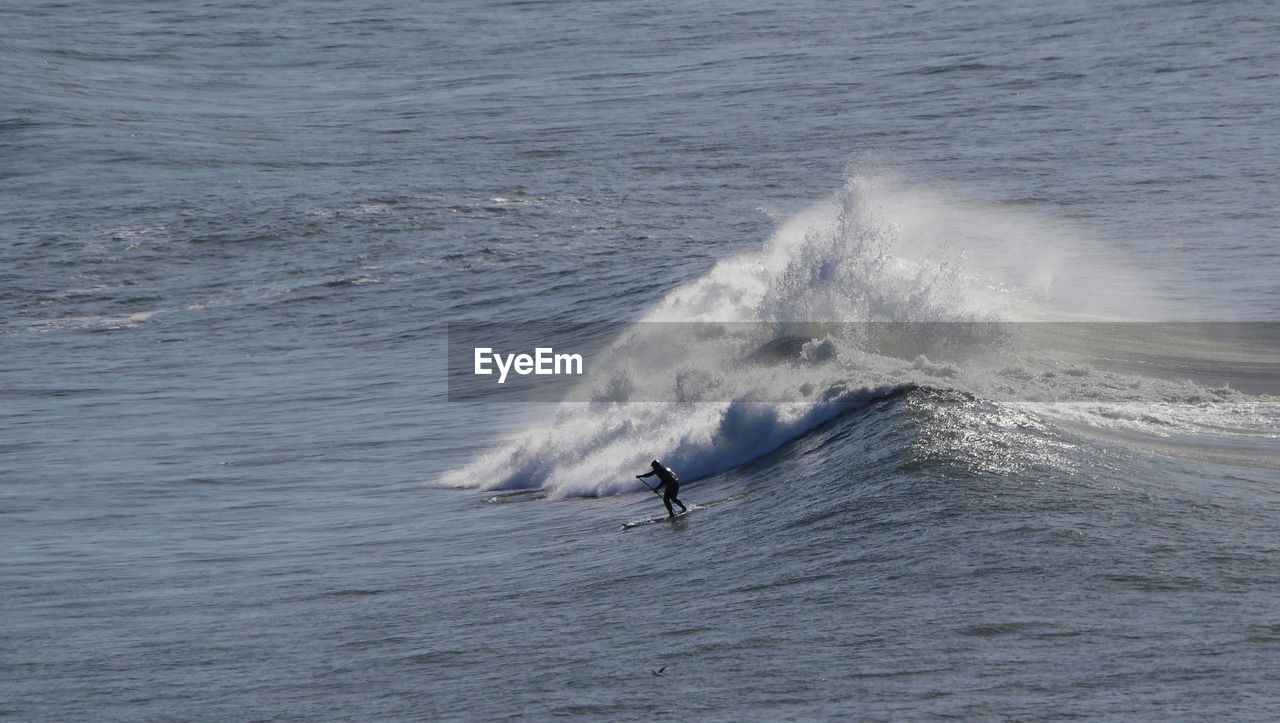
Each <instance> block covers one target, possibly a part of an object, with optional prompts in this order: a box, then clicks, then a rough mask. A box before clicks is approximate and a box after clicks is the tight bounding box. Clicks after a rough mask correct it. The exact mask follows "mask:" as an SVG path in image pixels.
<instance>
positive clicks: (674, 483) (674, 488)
mask: <svg viewBox="0 0 1280 723" xmlns="http://www.w3.org/2000/svg"><path fill="white" fill-rule="evenodd" d="M649 466H650V467H653V470H652V471H650V472H646V473H645V474H638V475H636V479H638V480H643V479H644V478H645V477H652V476H654V475H655V474H656V475H658V479H659V480H661V482H659V483H658V486H657V487H650V488H649V489H651V490H653V491H654V492H657V491H658V489H659V488H661V487H663V486H665V487H666V488H667V489H666V491H665V492H663V495H662V504H664V505H666V506H667V515H668V516H669V517H675V516H676V511H675V510H673V509H671V503H672V502H674V503H676V504H677V505H680V511H681V512H688V511H689V509H688V508H687V507H685V506H684V503H683V502H681V501H680V500H679V499H677V498H676V495H677V494H679V493H680V478H679V477H676V473H675V472H672V471H671V468H670V467H663V466H662V465H661V464H659V463H658V460H656V459H655V460H653V462H651V463H650V464H649Z"/></svg>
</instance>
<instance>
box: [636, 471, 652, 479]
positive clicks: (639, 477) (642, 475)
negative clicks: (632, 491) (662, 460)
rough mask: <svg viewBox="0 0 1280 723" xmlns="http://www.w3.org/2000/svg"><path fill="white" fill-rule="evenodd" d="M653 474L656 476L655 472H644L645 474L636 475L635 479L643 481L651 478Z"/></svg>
mask: <svg viewBox="0 0 1280 723" xmlns="http://www.w3.org/2000/svg"><path fill="white" fill-rule="evenodd" d="M655 474H657V472H646V473H645V474H638V475H636V479H644V478H645V477H652V476H654V475H655Z"/></svg>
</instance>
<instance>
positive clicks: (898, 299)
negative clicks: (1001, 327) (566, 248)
mask: <svg viewBox="0 0 1280 723" xmlns="http://www.w3.org/2000/svg"><path fill="white" fill-rule="evenodd" d="M1138 278H1139V275H1138V274H1135V273H1132V272H1129V271H1127V270H1126V267H1125V265H1124V264H1123V263H1122V260H1121V259H1119V258H1118V257H1116V256H1114V255H1110V256H1109V255H1108V254H1105V253H1103V252H1102V251H1100V246H1099V245H1098V244H1096V243H1094V242H1091V241H1090V240H1089V239H1087V238H1085V237H1084V236H1083V235H1080V234H1078V233H1074V232H1072V231H1071V230H1069V229H1067V228H1065V227H1064V226H1062V225H1060V224H1051V223H1049V222H1046V221H1044V220H1040V219H1037V218H1035V217H1032V216H1029V215H1028V214H1025V213H1022V212H1018V211H1012V210H1009V209H1005V208H1000V207H998V206H993V205H989V204H978V203H965V202H961V201H959V200H956V199H954V198H948V197H946V196H944V195H942V194H938V193H927V192H924V191H921V190H918V189H909V188H905V187H903V186H901V185H900V184H896V183H894V182H892V181H891V180H887V179H885V178H863V177H856V178H851V179H850V180H849V181H848V182H847V183H846V185H845V186H844V187H843V188H842V189H841V190H840V191H839V192H837V193H835V194H832V196H831V197H830V198H828V199H825V200H824V201H822V202H820V203H818V204H815V205H814V206H812V207H811V208H808V209H806V210H804V211H802V212H801V213H798V214H796V215H795V216H794V217H792V218H789V219H787V220H785V221H784V222H782V223H781V224H780V225H779V227H778V228H777V230H776V231H775V232H774V233H773V234H772V236H771V237H770V238H769V239H768V241H767V242H766V243H765V244H764V246H763V248H762V249H761V250H760V251H759V252H756V253H749V254H745V255H740V256H735V257H731V258H727V259H724V260H722V261H721V262H719V263H718V264H717V265H716V266H715V267H714V268H713V269H712V270H711V271H710V272H708V273H707V274H706V275H705V276H704V277H702V278H699V279H697V280H695V281H693V282H691V283H688V284H686V285H683V286H681V287H679V288H676V289H674V290H672V291H671V292H670V293H669V294H668V295H667V296H666V298H664V299H663V300H662V302H661V303H660V304H658V306H657V307H656V308H655V309H653V310H652V311H651V312H650V313H648V314H646V315H645V316H644V317H643V318H642V319H641V321H642V322H703V324H701V325H698V324H680V325H662V324H643V323H642V324H636V325H635V326H633V327H631V328H630V329H629V330H628V331H626V332H624V333H623V334H621V335H620V336H619V337H618V338H617V339H615V340H614V342H613V343H612V345H611V347H610V349H609V350H607V352H606V354H605V355H604V357H603V359H602V361H597V363H596V364H595V365H594V368H593V374H592V375H591V377H590V378H589V379H588V381H586V382H584V384H585V385H587V393H586V394H585V395H583V394H579V395H576V397H575V398H579V399H581V398H589V399H591V400H592V401H591V402H590V403H566V404H563V405H561V406H560V407H559V408H558V410H557V412H556V414H555V416H554V418H553V419H551V420H550V421H549V423H547V424H546V425H544V426H538V427H535V428H531V429H528V430H526V431H524V432H522V433H520V434H518V435H516V436H515V437H514V438H512V439H509V440H507V441H505V442H503V443H501V444H500V445H499V446H497V448H495V449H493V450H492V451H490V452H488V453H487V454H484V455H483V456H481V457H480V458H479V459H477V460H475V461H474V462H472V463H471V464H470V465H468V466H466V467H465V468H463V469H461V470H456V471H454V472H451V473H448V474H446V475H445V476H444V478H443V480H442V482H443V483H444V484H449V485H456V486H479V487H483V488H488V489H509V488H523V487H542V488H544V489H546V490H547V492H548V493H550V494H551V495H553V496H563V495H597V494H609V493H613V492H618V491H623V490H631V489H639V483H638V482H637V481H636V480H635V479H634V477H633V475H634V474H635V473H637V472H640V471H644V470H645V469H646V467H647V464H648V462H649V460H650V459H652V458H655V457H656V458H658V459H661V460H662V461H663V462H664V463H666V464H669V465H671V466H673V467H675V468H676V469H677V471H678V472H679V473H680V474H682V475H683V476H685V477H686V478H698V477H702V476H704V475H709V474H714V473H717V472H720V471H723V470H725V469H729V468H732V467H734V466H736V465H739V464H742V463H744V462H747V461H749V460H751V459H754V458H756V457H759V456H761V455H764V454H767V453H768V452H770V451H772V450H774V449H776V448H777V447H778V446H780V445H781V444H783V443H785V442H787V441H788V440H791V439H794V438H796V437H798V436H800V435H802V434H804V433H805V432H806V431H808V430H810V429H813V428H814V427H816V426H817V425H819V424H822V423H823V422H825V421H827V420H829V419H831V418H832V417H834V416H835V415H837V414H839V413H840V412H841V411H842V410H846V409H848V408H849V406H850V405H851V404H852V405H856V404H859V403H865V402H866V401H869V400H871V399H874V398H876V397H878V396H882V395H884V394H886V393H888V392H889V391H891V390H892V389H895V388H897V387H899V386H900V385H903V384H910V383H915V384H921V385H934V386H947V387H955V388H960V389H964V390H967V391H972V392H974V393H977V394H985V393H990V394H993V395H1001V394H1003V395H1005V396H1007V397H1013V398H1017V399H1039V400H1043V401H1054V400H1055V399H1058V398H1061V397H1062V396H1065V395H1071V396H1073V397H1083V398H1086V399H1095V400H1103V401H1113V400H1126V399H1128V400H1132V399H1134V398H1140V395H1141V394H1147V395H1151V394H1156V395H1161V394H1162V395H1164V396H1165V397H1166V398H1168V397H1169V395H1174V396H1178V395H1181V396H1182V397H1187V398H1194V396H1195V395H1196V394H1199V393H1201V392H1202V391H1203V390H1202V389H1201V388H1200V387H1197V386H1195V385H1194V384H1190V383H1187V384H1182V383H1181V382H1176V381H1175V382H1168V384H1171V385H1173V386H1172V387H1170V388H1168V389H1166V388H1163V387H1159V386H1158V385H1159V384H1163V383H1165V382H1160V381H1141V382H1136V383H1135V382H1133V381H1131V380H1130V379H1129V378H1127V377H1124V376H1123V375H1115V374H1111V375H1108V374H1100V373H1096V372H1095V371H1094V370H1093V369H1091V368H1090V367H1088V366H1087V365H1084V366H1082V365H1080V364H1072V363H1070V362H1064V361H1063V360H1061V359H1059V358H1056V357H1047V356H1045V355H1043V354H1042V355H1040V356H1037V355H1035V354H1034V353H1033V354H1030V355H1029V356H1018V357H1017V358H1016V360H1012V362H1011V359H1012V355H1013V352H1012V351H1011V350H1010V349H1009V348H1007V347H1006V346H1003V345H1002V344H1001V343H996V342H994V341H991V342H990V343H988V342H989V340H983V339H979V340H977V347H978V353H977V355H976V358H974V357H973V356H972V355H971V356H970V358H966V359H964V360H959V361H957V360H951V359H934V360H931V359H930V358H929V357H928V356H925V355H924V354H923V353H920V352H919V350H915V351H911V350H909V349H906V350H900V351H899V352H898V353H888V352H885V351H884V350H882V349H876V350H875V351H874V352H873V351H872V350H870V349H869V348H868V347H867V339H866V338H865V335H863V334H860V333H858V331H857V329H858V328H859V327H858V325H847V326H845V327H842V328H847V329H852V330H853V331H851V332H849V333H845V334H840V333H836V334H834V335H832V334H831V333H830V332H829V329H827V330H826V331H819V332H817V334H816V335H815V336H814V338H808V339H805V338H800V339H799V340H798V341H796V342H795V344H794V345H792V346H790V347H789V348H788V349H787V350H786V352H785V353H784V354H783V355H782V356H783V358H781V359H773V360H768V359H766V360H762V359H761V358H760V354H761V350H766V351H767V350H768V349H769V348H770V347H769V345H770V344H771V343H776V342H777V341H778V335H780V334H784V333H786V332H784V331H783V330H784V329H786V328H789V326H788V325H787V324H786V323H787V322H903V321H908V322H944V321H997V320H998V321H1048V320H1061V319H1098V318H1109V319H1118V318H1124V316H1123V315H1122V314H1121V313H1120V312H1121V311H1128V312H1133V311H1134V310H1141V309H1143V308H1144V304H1143V299H1146V298H1149V297H1147V296H1145V291H1144V290H1143V289H1142V287H1141V284H1140V283H1139V282H1138V281H1137V279H1138ZM1145 308H1148V309H1149V308H1150V307H1149V305H1148V306H1147V307H1145ZM1139 313H1141V312H1139ZM1130 318H1132V317H1130ZM737 322H753V323H746V324H739V323H737ZM655 329H658V330H659V333H657V334H656V335H655ZM688 349H696V350H697V353H684V352H685V350H688ZM1144 385H1146V386H1144ZM1153 385H1155V386H1153ZM646 400H661V401H646ZM778 400H788V401H785V402H780V401H778ZM791 400H794V401H791Z"/></svg>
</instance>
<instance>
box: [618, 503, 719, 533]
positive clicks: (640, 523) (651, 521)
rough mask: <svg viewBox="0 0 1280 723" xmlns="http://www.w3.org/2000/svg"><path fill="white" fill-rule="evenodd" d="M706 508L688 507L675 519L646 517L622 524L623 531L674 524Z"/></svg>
mask: <svg viewBox="0 0 1280 723" xmlns="http://www.w3.org/2000/svg"><path fill="white" fill-rule="evenodd" d="M704 507H706V505H687V506H686V508H685V511H684V512H677V513H676V516H675V517H672V516H670V515H667V514H661V515H657V516H654V517H646V518H644V519H641V520H632V521H630V522H624V523H622V529H624V530H629V529H631V528H632V527H642V526H644V525H653V524H657V523H659V522H674V521H676V520H678V519H680V518H682V517H684V516H685V515H687V514H689V513H690V512H693V511H694V510H701V509H703V508H704Z"/></svg>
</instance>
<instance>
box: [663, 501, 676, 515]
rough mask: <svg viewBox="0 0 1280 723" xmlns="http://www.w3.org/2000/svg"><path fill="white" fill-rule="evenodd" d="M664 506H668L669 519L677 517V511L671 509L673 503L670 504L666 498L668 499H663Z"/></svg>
mask: <svg viewBox="0 0 1280 723" xmlns="http://www.w3.org/2000/svg"><path fill="white" fill-rule="evenodd" d="M662 504H664V505H666V506H667V516H668V517H675V516H676V511H675V510H673V509H671V503H670V502H669V501H667V498H666V497H663V498H662Z"/></svg>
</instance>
